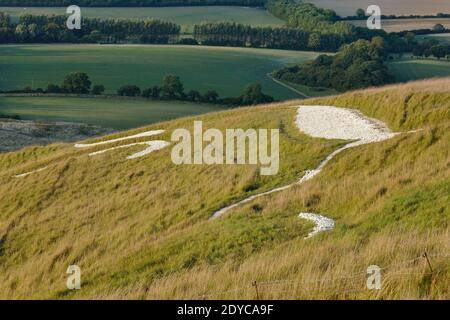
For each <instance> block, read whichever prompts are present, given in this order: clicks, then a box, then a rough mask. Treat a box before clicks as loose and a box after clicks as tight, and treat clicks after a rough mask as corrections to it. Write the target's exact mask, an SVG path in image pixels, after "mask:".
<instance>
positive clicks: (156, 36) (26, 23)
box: [0, 12, 181, 43]
mask: <svg viewBox="0 0 450 320" xmlns="http://www.w3.org/2000/svg"><path fill="white" fill-rule="evenodd" d="M66 21H67V17H66V16H46V15H30V14H26V15H23V16H21V17H20V19H19V21H18V23H11V21H10V18H9V16H8V15H7V14H5V13H3V12H0V43H33V42H44V43H55V42H69V43H99V42H120V41H127V42H129V41H134V42H139V43H169V42H170V41H172V39H174V38H175V39H176V38H177V37H178V35H179V33H180V29H181V27H180V26H179V25H177V24H175V23H172V22H167V21H161V20H153V19H151V20H126V19H97V18H84V19H83V22H82V23H83V27H82V28H81V30H69V29H68V28H67V27H66Z"/></svg>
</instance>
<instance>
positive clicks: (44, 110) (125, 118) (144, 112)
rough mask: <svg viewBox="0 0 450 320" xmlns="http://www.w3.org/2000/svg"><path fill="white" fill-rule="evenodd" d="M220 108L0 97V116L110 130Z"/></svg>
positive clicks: (124, 101)
mask: <svg viewBox="0 0 450 320" xmlns="http://www.w3.org/2000/svg"><path fill="white" fill-rule="evenodd" d="M224 108H225V107H223V106H216V105H208V104H201V103H190V102H180V101H153V100H144V99H142V100H141V99H138V100H132V99H119V98H117V99H115V98H67V97H0V114H9V115H18V116H19V117H20V119H22V120H35V121H66V122H80V123H88V124H95V125H99V126H102V127H106V128H112V129H130V128H136V127H140V126H143V125H148V124H151V123H156V122H161V121H166V120H171V119H175V118H180V117H183V116H188V115H196V114H201V113H207V112H214V111H219V110H222V109H224Z"/></svg>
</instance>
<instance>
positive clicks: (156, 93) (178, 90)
mask: <svg viewBox="0 0 450 320" xmlns="http://www.w3.org/2000/svg"><path fill="white" fill-rule="evenodd" d="M104 92H105V87H104V86H103V85H102V84H95V85H92V82H91V80H90V79H89V76H88V75H87V74H86V73H84V72H72V73H70V74H68V75H66V76H65V77H64V80H63V82H62V84H61V85H58V84H55V83H49V84H48V85H47V88H45V89H43V88H37V89H32V88H31V87H26V88H24V89H22V90H11V91H6V92H4V93H37V94H80V95H87V94H91V95H102V94H103V93H104ZM117 95H118V96H122V97H143V98H147V99H153V100H178V101H190V102H200V103H212V104H222V105H228V106H242V105H255V104H261V103H270V102H273V101H275V99H274V98H273V97H271V96H269V95H266V94H264V93H263V91H262V87H261V85H260V84H259V83H252V84H249V85H247V86H246V87H245V88H244V89H243V91H242V93H241V94H240V95H239V96H237V97H227V98H221V97H220V96H219V94H218V93H217V91H215V90H208V91H206V92H205V93H203V94H202V93H200V92H199V91H197V90H189V91H187V92H186V91H185V89H184V84H183V82H182V81H181V79H180V77H178V76H175V75H167V76H165V77H164V78H163V81H162V84H161V85H160V86H158V85H155V86H151V87H149V88H147V89H144V90H141V88H140V87H138V86H136V85H124V86H121V87H120V88H119V89H117Z"/></svg>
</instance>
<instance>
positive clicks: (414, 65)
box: [388, 59, 450, 82]
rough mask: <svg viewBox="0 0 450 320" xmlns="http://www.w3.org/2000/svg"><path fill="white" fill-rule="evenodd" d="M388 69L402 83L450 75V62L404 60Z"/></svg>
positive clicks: (395, 62) (390, 64)
mask: <svg viewBox="0 0 450 320" xmlns="http://www.w3.org/2000/svg"><path fill="white" fill-rule="evenodd" d="M388 67H389V70H390V71H391V72H392V73H393V74H394V75H395V77H396V79H397V81H401V82H405V81H411V80H420V79H426V78H434V77H446V76H449V75H450V62H449V61H445V60H441V61H439V60H431V59H429V60H428V59H423V60H419V59H402V60H399V61H394V62H390V63H389V64H388Z"/></svg>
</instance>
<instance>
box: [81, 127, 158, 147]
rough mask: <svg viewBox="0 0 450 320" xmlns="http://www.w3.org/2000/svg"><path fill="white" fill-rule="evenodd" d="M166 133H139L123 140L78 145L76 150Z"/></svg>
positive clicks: (155, 131)
mask: <svg viewBox="0 0 450 320" xmlns="http://www.w3.org/2000/svg"><path fill="white" fill-rule="evenodd" d="M164 131H165V130H150V131H145V132H141V133H138V134H135V135H132V136H126V137H122V138H117V139H111V140H106V141H100V142H95V143H77V144H76V145H75V146H74V147H75V148H90V147H95V146H101V145H104V144H109V143H114V142H120V141H125V140H131V139H137V138H143V137H151V136H156V135H158V134H162V133H164Z"/></svg>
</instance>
